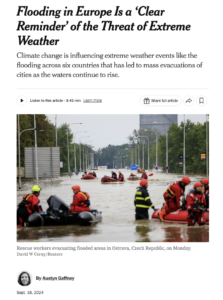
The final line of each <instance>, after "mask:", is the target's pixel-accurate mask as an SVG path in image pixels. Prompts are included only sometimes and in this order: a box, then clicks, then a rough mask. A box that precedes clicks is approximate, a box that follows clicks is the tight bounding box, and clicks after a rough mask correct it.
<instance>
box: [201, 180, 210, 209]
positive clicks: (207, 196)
mask: <svg viewBox="0 0 223 300" xmlns="http://www.w3.org/2000/svg"><path fill="white" fill-rule="evenodd" d="M201 183H202V184H203V186H204V194H205V198H206V204H207V206H206V207H207V208H209V179H207V178H204V179H202V180H201Z"/></svg>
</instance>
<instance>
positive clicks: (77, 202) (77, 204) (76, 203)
mask: <svg viewBox="0 0 223 300" xmlns="http://www.w3.org/2000/svg"><path fill="white" fill-rule="evenodd" d="M72 190H73V193H74V196H73V202H72V204H71V209H70V211H71V213H74V212H82V211H90V208H89V206H90V200H89V199H90V196H89V195H88V193H85V192H82V191H81V189H80V186H79V185H74V186H72Z"/></svg>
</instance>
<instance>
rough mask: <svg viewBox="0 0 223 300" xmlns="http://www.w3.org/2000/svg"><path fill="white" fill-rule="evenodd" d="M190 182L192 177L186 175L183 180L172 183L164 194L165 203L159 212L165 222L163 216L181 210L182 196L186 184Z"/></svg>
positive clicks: (160, 217) (161, 219)
mask: <svg viewBox="0 0 223 300" xmlns="http://www.w3.org/2000/svg"><path fill="white" fill-rule="evenodd" d="M189 183H190V178H188V177H187V176H184V177H183V178H182V180H181V181H177V182H175V183H174V184H172V185H170V186H169V187H168V189H167V190H166V191H165V193H164V195H163V197H164V200H165V203H164V205H163V207H162V209H161V210H160V212H159V219H160V221H161V222H163V218H164V216H165V215H167V214H169V213H171V212H174V211H176V210H180V208H181V204H180V197H181V196H183V195H184V192H185V186H186V185H188V184H189Z"/></svg>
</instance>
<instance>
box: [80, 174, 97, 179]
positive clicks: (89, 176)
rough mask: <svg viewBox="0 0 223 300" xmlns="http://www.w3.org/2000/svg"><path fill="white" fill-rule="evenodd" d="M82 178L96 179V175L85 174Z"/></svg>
mask: <svg viewBox="0 0 223 300" xmlns="http://www.w3.org/2000/svg"><path fill="white" fill-rule="evenodd" d="M81 179H83V180H86V179H96V177H94V176H93V175H89V174H88V175H85V176H83V177H82V178H81Z"/></svg>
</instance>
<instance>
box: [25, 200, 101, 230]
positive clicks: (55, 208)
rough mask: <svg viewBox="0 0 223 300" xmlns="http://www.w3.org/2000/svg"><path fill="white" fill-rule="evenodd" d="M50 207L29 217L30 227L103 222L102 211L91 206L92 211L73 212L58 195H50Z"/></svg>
mask: <svg viewBox="0 0 223 300" xmlns="http://www.w3.org/2000/svg"><path fill="white" fill-rule="evenodd" d="M47 203H48V205H49V208H48V209H47V210H46V211H45V212H41V213H34V214H32V215H30V216H29V218H28V224H27V225H28V226H29V227H38V226H55V225H56V226H59V225H83V226H90V225H93V224H96V223H98V222H101V220H102V213H101V212H99V211H97V210H96V209H93V208H91V207H90V208H91V210H90V211H83V212H80V213H73V214H72V213H71V212H70V208H69V206H68V205H67V204H66V203H65V202H63V200H61V199H60V198H59V197H57V196H50V198H49V199H48V200H47Z"/></svg>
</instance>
